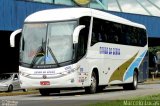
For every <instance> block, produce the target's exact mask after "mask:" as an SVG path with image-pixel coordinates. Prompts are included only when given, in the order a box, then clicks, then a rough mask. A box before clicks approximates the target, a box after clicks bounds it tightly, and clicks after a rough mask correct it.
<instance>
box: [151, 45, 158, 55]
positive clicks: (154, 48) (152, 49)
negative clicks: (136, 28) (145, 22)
mask: <svg viewBox="0 0 160 106" xmlns="http://www.w3.org/2000/svg"><path fill="white" fill-rule="evenodd" d="M157 51H160V46H155V47H149V52H150V53H152V54H153V55H155V54H156V52H157Z"/></svg>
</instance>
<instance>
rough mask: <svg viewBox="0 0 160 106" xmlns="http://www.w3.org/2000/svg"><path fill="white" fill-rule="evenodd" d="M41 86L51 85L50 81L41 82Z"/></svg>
mask: <svg viewBox="0 0 160 106" xmlns="http://www.w3.org/2000/svg"><path fill="white" fill-rule="evenodd" d="M40 85H50V82H49V81H41V82H40Z"/></svg>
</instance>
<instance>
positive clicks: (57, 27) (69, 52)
mask: <svg viewBox="0 0 160 106" xmlns="http://www.w3.org/2000/svg"><path fill="white" fill-rule="evenodd" d="M76 25H77V21H66V22H53V23H26V24H25V25H24V28H23V32H22V37H21V47H20V65H25V66H28V67H35V68H41V67H42V68H47V67H52V66H54V67H55V66H60V64H61V63H65V62H69V61H72V59H73V41H72V34H73V31H74V29H75V27H76Z"/></svg>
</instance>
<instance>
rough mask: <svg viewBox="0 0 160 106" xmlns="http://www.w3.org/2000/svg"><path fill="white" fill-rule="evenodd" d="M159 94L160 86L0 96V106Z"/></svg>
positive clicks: (68, 105) (74, 104)
mask: <svg viewBox="0 0 160 106" xmlns="http://www.w3.org/2000/svg"><path fill="white" fill-rule="evenodd" d="M157 93H160V84H146V85H143V84H141V85H139V86H138V89H137V90H127V91H126V90H123V88H122V87H115V86H114V87H109V88H106V89H105V90H104V91H103V92H102V93H96V94H85V93H84V90H81V91H80V90H79V91H70V92H62V93H61V94H52V95H50V96H41V95H40V94H35V95H22V96H2V97H0V106H1V105H2V106H11V105H5V104H7V103H8V104H12V106H81V105H84V104H88V103H94V102H99V101H103V100H121V99H123V100H126V99H130V98H136V97H140V96H146V95H152V94H157Z"/></svg>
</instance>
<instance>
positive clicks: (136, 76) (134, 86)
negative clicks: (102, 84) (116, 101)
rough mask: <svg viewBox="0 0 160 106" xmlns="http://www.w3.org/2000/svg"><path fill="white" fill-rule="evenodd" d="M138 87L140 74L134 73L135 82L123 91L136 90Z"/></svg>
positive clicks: (126, 86)
mask: <svg viewBox="0 0 160 106" xmlns="http://www.w3.org/2000/svg"><path fill="white" fill-rule="evenodd" d="M137 86H138V74H137V72H134V75H133V82H132V83H130V84H125V85H123V89H125V90H136V89H137Z"/></svg>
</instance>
